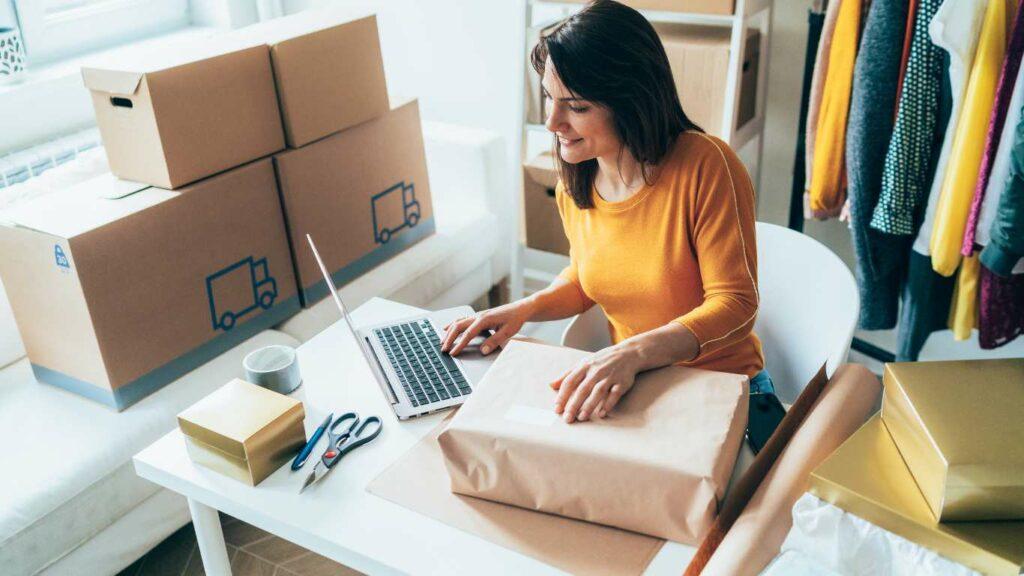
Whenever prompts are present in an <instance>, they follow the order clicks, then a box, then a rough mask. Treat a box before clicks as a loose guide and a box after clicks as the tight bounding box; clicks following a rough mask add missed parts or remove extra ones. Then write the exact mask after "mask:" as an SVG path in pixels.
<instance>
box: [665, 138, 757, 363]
mask: <svg viewBox="0 0 1024 576" xmlns="http://www.w3.org/2000/svg"><path fill="white" fill-rule="evenodd" d="M712 142H714V144H715V150H714V151H713V152H712V153H711V154H709V156H708V158H707V159H706V160H705V161H704V162H702V164H701V166H700V168H699V170H700V173H699V174H698V178H697V186H698V192H697V195H696V201H695V203H694V204H693V215H692V216H691V221H692V242H693V246H694V250H695V252H696V255H697V262H698V266H699V269H700V276H701V282H702V284H703V289H704V301H703V303H702V304H701V305H700V306H697V307H696V308H694V309H693V310H691V311H690V312H688V313H686V314H684V315H682V316H680V317H679V318H676V319H675V320H673V321H674V322H678V323H680V324H682V325H683V326H686V327H687V328H689V329H690V331H691V332H693V334H694V335H695V336H696V337H697V341H698V342H699V343H700V352H699V353H698V355H697V358H699V357H701V356H703V355H705V354H708V353H709V352H712V351H714V350H717V349H719V348H722V347H724V346H728V345H730V344H733V343H735V342H737V341H739V340H741V339H742V338H744V337H746V336H747V335H748V334H749V333H750V331H751V329H753V326H754V320H755V319H756V318H757V307H758V301H759V296H758V292H757V246H756V243H755V238H754V234H755V231H754V230H755V224H754V222H755V216H754V211H755V207H754V189H753V185H752V184H751V182H750V178H749V176H747V173H746V169H745V168H744V167H743V164H742V163H741V162H740V160H739V158H738V157H736V155H735V153H734V152H733V151H732V150H730V149H728V148H726V147H725V146H723V145H722V144H719V143H718V142H717V141H714V140H712Z"/></svg>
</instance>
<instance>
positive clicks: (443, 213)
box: [423, 122, 518, 284]
mask: <svg viewBox="0 0 1024 576" xmlns="http://www.w3.org/2000/svg"><path fill="white" fill-rule="evenodd" d="M423 138H424V142H425V147H426V154H427V170H428V172H429V174H430V186H431V191H432V192H433V194H434V204H435V206H434V208H435V210H434V212H435V218H436V219H437V223H438V227H439V228H443V227H445V226H447V225H449V224H454V223H456V222H457V221H458V220H459V219H460V218H466V217H467V216H468V215H474V214H480V213H482V212H490V213H492V214H495V215H497V217H498V221H497V225H496V226H494V227H493V228H491V229H490V230H489V231H488V234H489V235H491V236H495V237H498V238H502V241H501V242H499V243H498V244H497V246H496V248H495V250H494V252H493V254H492V255H491V274H492V277H491V284H496V283H497V282H498V281H499V280H500V279H502V278H504V277H505V276H507V275H508V272H509V269H510V267H511V262H512V234H513V233H514V230H515V226H514V223H515V218H514V217H513V215H514V214H516V211H517V210H518V207H517V204H516V201H515V198H516V196H517V194H518V193H517V192H515V190H513V186H514V185H515V180H513V179H511V178H509V177H508V170H507V163H508V160H509V159H508V158H507V155H506V149H505V141H504V140H503V139H502V138H501V137H500V136H498V135H497V134H495V133H494V132H490V131H488V130H481V129H479V128H470V127H468V126H460V125H457V124H447V123H441V122H424V123H423Z"/></svg>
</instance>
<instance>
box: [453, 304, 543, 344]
mask: <svg viewBox="0 0 1024 576" xmlns="http://www.w3.org/2000/svg"><path fill="white" fill-rule="evenodd" d="M531 314H532V311H531V305H530V303H529V301H528V300H526V299H523V300H517V301H515V302H509V303H508V304H505V305H502V306H498V307H497V308H491V309H490V310H484V311H483V312H477V313H476V314H474V315H472V316H467V317H465V318H460V319H459V320H456V321H454V322H452V323H451V324H449V325H447V326H445V327H444V329H445V337H444V341H443V342H442V343H441V351H442V352H448V353H449V354H451V355H452V356H457V355H458V354H459V353H460V352H462V349H463V348H465V347H466V345H468V344H469V343H470V342H471V341H472V340H473V339H474V338H476V337H477V336H479V335H480V333H481V332H483V331H484V330H488V329H490V330H491V331H493V332H494V333H493V334H492V335H491V336H490V337H489V338H487V340H484V343H483V344H481V345H480V353H481V354H485V355H486V354H490V353H491V352H493V351H494V350H497V349H498V348H501V347H503V346H504V345H505V343H506V342H508V341H509V339H510V338H512V337H513V336H515V335H516V334H517V333H518V332H519V329H520V328H522V327H523V324H525V323H526V322H527V321H528V320H529V319H530V315H531Z"/></svg>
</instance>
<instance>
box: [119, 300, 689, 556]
mask: <svg viewBox="0 0 1024 576" xmlns="http://www.w3.org/2000/svg"><path fill="white" fill-rule="evenodd" d="M418 311H419V310H418V309H416V308H412V307H410V306H406V305H403V304H398V303H395V302H390V301H387V300H383V299H380V298H375V299H373V300H370V301H369V302H367V303H366V304H364V305H363V306H360V307H359V308H358V309H356V310H355V311H354V312H353V313H352V316H353V318H354V320H355V322H356V323H357V324H360V325H365V324H368V323H371V322H385V321H388V320H392V319H398V318H401V317H403V316H408V315H411V314H415V313H417V312H418ZM298 355H299V356H298V357H299V368H300V369H301V371H302V377H303V384H302V386H301V387H300V388H299V389H298V390H296V392H295V393H294V394H293V396H294V397H296V398H299V399H301V400H303V401H304V402H305V403H306V412H307V419H306V427H307V432H309V431H311V430H312V429H313V428H315V427H316V426H317V425H318V424H319V423H320V421H321V420H322V419H323V416H324V415H325V414H326V412H328V411H333V412H334V413H335V414H338V413H340V412H344V411H349V410H355V411H358V412H359V413H360V414H362V415H363V416H364V417H365V416H369V415H371V414H377V415H379V416H380V417H381V419H382V420H383V421H384V430H383V432H382V433H381V435H380V436H379V437H378V438H377V439H376V440H374V441H373V442H371V443H370V444H368V445H366V446H363V447H361V448H359V449H357V450H355V451H353V452H352V453H351V454H349V455H348V456H346V457H345V459H344V460H343V461H341V462H340V463H339V464H338V467H337V468H336V469H335V470H333V471H332V472H331V473H330V474H329V475H328V476H327V477H326V478H324V479H323V480H322V481H320V482H319V483H318V484H317V485H316V486H314V487H313V489H311V490H306V491H305V492H304V493H302V494H301V495H300V494H299V493H298V492H299V486H301V484H302V481H303V479H304V477H305V476H306V475H307V474H308V473H309V470H311V469H312V467H311V462H307V464H306V466H304V467H303V468H302V469H301V470H300V471H298V472H292V471H291V469H290V468H289V466H287V465H285V466H283V467H282V468H281V469H280V470H278V471H277V472H275V473H274V474H273V475H271V476H270V477H269V478H267V479H266V480H264V481H263V482H261V483H260V485H259V486H257V487H250V486H247V485H245V484H242V483H240V482H237V481H235V480H232V479H230V478H227V477H224V476H221V475H219V474H217V473H216V472H213V471H210V470H207V469H205V468H201V467H198V466H195V465H193V464H192V461H191V460H189V457H188V454H187V453H186V451H185V443H184V440H183V438H182V435H181V432H180V431H179V430H177V429H176V430H174V431H173V432H170V433H169V434H167V435H166V436H164V437H163V438H161V439H159V440H157V441H156V442H154V443H153V444H152V445H151V446H149V447H148V448H146V449H145V450H143V451H142V452H140V453H138V454H137V455H136V456H135V458H134V462H135V470H136V472H137V473H138V474H139V476H141V477H143V478H146V479H147V480H150V481H151V482H155V483H156V484H159V485H160V486H163V487H164V488H167V489H169V490H172V491H174V492H177V493H179V494H182V495H184V496H185V497H186V498H188V502H189V508H190V509H191V512H192V520H193V523H194V525H195V530H196V537H197V539H198V541H199V549H200V551H201V552H202V556H203V567H204V568H205V569H206V573H207V574H208V575H210V576H219V575H226V574H230V572H231V569H230V565H229V563H228V556H227V549H226V547H225V545H224V537H223V534H222V533H221V528H220V520H219V518H218V515H217V511H218V510H220V511H223V512H225V513H227V514H230V515H231V516H234V517H235V518H238V519H240V520H242V521H245V522H248V523H249V524H252V525H254V526H257V527H258V528H261V529H263V530H266V531H267V532H270V533H272V534H275V535H277V536H279V537H281V538H284V539H286V540H289V541H291V542H294V543H295V544H298V545H299V546H303V547H305V548H308V549H309V550H312V551H314V552H316V553H317V554H321V555H323V556H326V557H328V558H331V559H332V560H335V561H337V562H340V563H342V564H345V565H347V566H350V567H352V568H354V569H356V570H360V571H362V572H364V573H367V574H474V575H475V574H484V573H486V574H509V575H512V574H515V575H522V574H564V572H562V571H560V570H558V569H556V568H553V567H551V566H549V565H547V564H544V563H543V562H540V561H538V560H535V559H533V558H530V557H528V556H525V555H523V554H520V553H518V552H514V551H512V550H509V549H507V548H503V547H501V546H498V545H496V544H492V543H491V542H489V541H487V540H484V539H482V538H479V537H477V536H474V535H472V534H468V533H466V532H463V531H461V530H458V529H456V528H452V527H450V526H448V525H446V524H442V523H441V522H438V521H436V520H434V519H432V518H430V517H427V516H423V515H421V514H419V513H416V512H413V511H411V510H409V509H406V508H403V507H401V506H399V505H397V504H393V503H391V502H389V501H387V500H384V499H382V498H379V497H377V496H374V495H373V494H370V493H369V492H367V491H366V485H367V484H368V483H369V482H370V481H371V480H373V479H374V478H375V477H376V476H377V475H378V474H379V473H380V472H381V471H383V470H384V469H385V468H386V467H387V466H388V465H390V464H391V463H392V462H394V461H396V460H397V459H398V458H400V457H401V456H402V455H403V454H404V453H405V452H406V451H407V450H409V449H410V448H412V447H413V445H415V444H416V442H417V441H419V440H420V439H421V438H422V437H423V436H425V435H426V434H427V432H429V431H430V430H431V429H432V428H434V426H436V425H437V424H438V422H440V420H441V418H443V417H444V414H432V415H430V416H426V417H422V418H416V419H413V420H411V421H406V422H399V421H398V419H397V418H395V416H394V414H393V413H392V412H391V409H390V407H389V406H388V405H387V403H386V401H385V399H384V396H383V395H382V394H381V392H380V389H379V388H378V387H377V384H376V383H375V382H374V381H373V377H372V376H371V374H370V371H369V368H368V367H367V366H366V365H365V362H364V360H363V358H362V356H361V355H360V353H359V351H358V349H357V348H356V342H355V341H354V340H353V339H352V336H351V335H350V333H348V332H347V330H345V329H344V328H343V326H341V325H339V324H335V325H333V326H331V327H330V328H328V329H327V330H325V331H323V332H321V333H320V334H318V335H317V336H315V337H313V338H311V339H310V340H309V341H308V342H306V343H305V344H303V345H302V346H300V347H299V350H298ZM311 408H312V410H316V412H315V413H314V414H313V417H311V416H310V412H311ZM317 416H319V417H317ZM315 457H316V454H315V453H314V455H313V456H311V460H312V459H315ZM693 554H694V549H693V548H692V547H689V546H683V545H681V544H675V543H671V542H670V543H668V544H666V545H665V546H664V547H663V548H662V550H661V552H660V553H659V554H658V556H657V557H655V559H654V561H653V562H652V563H651V565H650V566H649V567H648V569H647V572H646V574H650V575H653V574H666V575H667V574H672V575H673V576H675V575H678V574H679V573H680V572H682V569H683V568H684V567H685V566H686V564H687V563H688V562H689V561H690V558H691V557H692V556H693Z"/></svg>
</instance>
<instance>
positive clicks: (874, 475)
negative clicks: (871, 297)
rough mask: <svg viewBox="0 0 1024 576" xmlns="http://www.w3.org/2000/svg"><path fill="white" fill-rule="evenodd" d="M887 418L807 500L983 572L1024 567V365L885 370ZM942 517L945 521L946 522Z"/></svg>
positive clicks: (817, 474) (847, 450) (837, 459)
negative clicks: (827, 504) (825, 504)
mask: <svg viewBox="0 0 1024 576" xmlns="http://www.w3.org/2000/svg"><path fill="white" fill-rule="evenodd" d="M884 384H885V393H884V397H883V402H882V414H881V416H875V417H873V418H872V419H871V420H870V421H868V423H867V424H865V425H864V427H862V428H861V429H860V430H859V431H858V432H857V433H856V434H854V435H853V436H852V437H850V438H849V439H848V440H847V441H846V442H845V443H844V444H843V445H842V446H841V447H840V448H839V450H837V451H836V452H835V453H834V454H833V455H832V456H830V457H829V458H828V459H827V460H826V461H825V462H823V463H822V464H821V466H819V467H818V468H817V469H816V470H815V471H814V473H813V474H812V476H811V492H812V493H814V494H815V495H817V496H818V497H819V498H822V499H824V500H826V501H828V502H830V503H832V504H834V505H836V506H838V507H840V508H842V509H844V510H846V511H848V512H850V513H852V514H855V515H857V516H859V517H861V518H863V519H865V520H867V521H869V522H871V523H873V524H875V525H877V526H879V527H881V528H884V529H886V530H888V531H890V532H892V533H894V534H897V535H899V536H902V537H904V538H906V539H908V540H910V541H912V542H915V543H917V544H920V545H921V546H924V547H926V548H929V549H931V550H934V551H935V552H937V553H939V554H941V555H943V556H946V557H947V558H950V559H951V560H954V561H956V562H959V563H961V564H963V565H965V566H967V567H969V568H972V569H975V570H978V571H980V572H983V573H986V574H1011V575H1016V574H1019V573H1020V569H1021V566H1022V565H1024V418H1022V414H1024V360H986V361H957V362H915V363H902V364H889V365H887V366H886V371H885V377H884ZM940 519H941V522H940Z"/></svg>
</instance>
